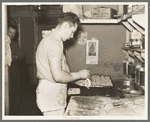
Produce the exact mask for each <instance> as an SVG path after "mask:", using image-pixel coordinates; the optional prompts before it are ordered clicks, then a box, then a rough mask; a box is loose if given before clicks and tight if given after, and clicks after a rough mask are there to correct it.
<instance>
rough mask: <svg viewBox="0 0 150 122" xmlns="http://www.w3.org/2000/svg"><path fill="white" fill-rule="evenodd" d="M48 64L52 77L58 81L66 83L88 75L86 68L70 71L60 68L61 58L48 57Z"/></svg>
mask: <svg viewBox="0 0 150 122" xmlns="http://www.w3.org/2000/svg"><path fill="white" fill-rule="evenodd" d="M49 66H50V70H51V73H52V77H53V79H54V80H55V81H56V82H58V83H68V82H72V81H75V80H78V79H86V78H87V77H89V76H90V72H89V71H88V70H80V71H79V72H72V73H69V72H66V71H64V70H62V66H61V60H60V59H59V58H52V59H50V60H49Z"/></svg>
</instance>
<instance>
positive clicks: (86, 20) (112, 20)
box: [80, 19, 118, 24]
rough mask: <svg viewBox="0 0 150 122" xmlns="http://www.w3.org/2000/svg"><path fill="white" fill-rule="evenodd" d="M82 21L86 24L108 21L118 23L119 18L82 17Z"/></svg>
mask: <svg viewBox="0 0 150 122" xmlns="http://www.w3.org/2000/svg"><path fill="white" fill-rule="evenodd" d="M80 21H81V23H83V24H84V23H85V24H88V23H94V24H95V23H107V24H111V23H112V24H113V23H114V24H117V23H118V20H117V19H84V20H82V19H80Z"/></svg>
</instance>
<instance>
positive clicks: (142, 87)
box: [135, 83, 145, 91]
mask: <svg viewBox="0 0 150 122" xmlns="http://www.w3.org/2000/svg"><path fill="white" fill-rule="evenodd" d="M135 85H136V86H137V87H138V88H140V90H143V91H145V86H140V85H138V84H137V83H135Z"/></svg>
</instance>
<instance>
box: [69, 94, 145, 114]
mask: <svg viewBox="0 0 150 122" xmlns="http://www.w3.org/2000/svg"><path fill="white" fill-rule="evenodd" d="M139 100H140V103H139ZM142 101H144V96H140V97H134V98H123V99H119V98H115V97H102V96H71V99H70V101H69V104H68V107H67V109H66V115H67V116H144V115H145V105H144V102H142ZM117 102H120V103H121V105H119V106H114V103H117ZM122 103H123V104H122Z"/></svg>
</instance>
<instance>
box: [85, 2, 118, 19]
mask: <svg viewBox="0 0 150 122" xmlns="http://www.w3.org/2000/svg"><path fill="white" fill-rule="evenodd" d="M86 13H91V17H90V18H91V19H113V18H114V15H115V14H116V13H117V5H116V6H115V5H114V6H110V5H107V6H106V5H103V6H102V5H83V14H84V15H86Z"/></svg>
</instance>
